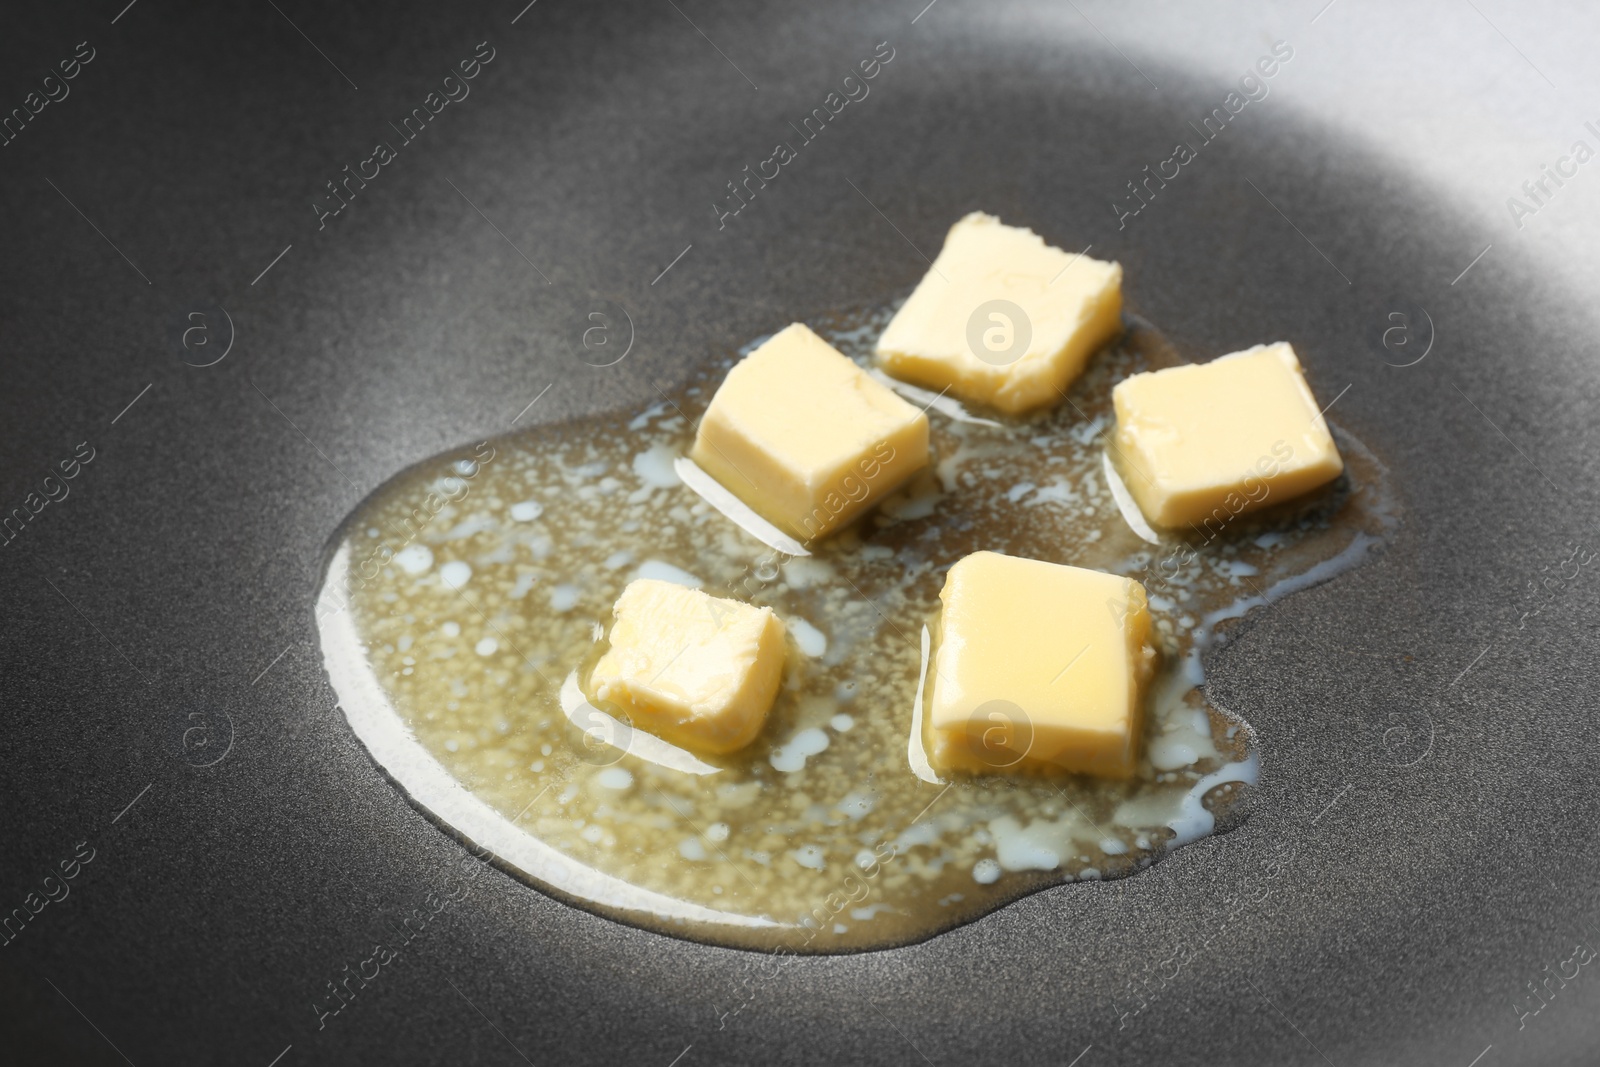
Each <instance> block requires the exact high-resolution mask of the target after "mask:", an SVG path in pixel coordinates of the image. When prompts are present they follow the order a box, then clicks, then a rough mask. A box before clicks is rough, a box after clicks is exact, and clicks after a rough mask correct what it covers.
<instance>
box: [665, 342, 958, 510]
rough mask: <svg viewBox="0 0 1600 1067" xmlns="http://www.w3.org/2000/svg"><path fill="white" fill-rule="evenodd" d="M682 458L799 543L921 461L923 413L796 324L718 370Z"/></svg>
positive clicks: (889, 488) (890, 487) (924, 457)
mask: <svg viewBox="0 0 1600 1067" xmlns="http://www.w3.org/2000/svg"><path fill="white" fill-rule="evenodd" d="M690 458H691V459H693V460H694V462H695V463H696V464H698V465H699V466H700V468H701V469H702V470H704V471H706V473H708V474H710V475H711V476H712V477H713V478H715V479H716V480H717V481H719V482H721V483H722V485H723V487H724V488H726V489H727V490H728V491H729V492H731V493H733V494H734V495H735V496H737V497H739V498H740V499H741V500H743V501H744V502H745V503H746V504H748V505H750V507H751V508H753V509H754V510H755V511H756V512H757V513H758V514H759V515H761V516H762V517H763V518H765V519H766V520H767V521H769V522H771V523H772V524H773V525H775V526H777V527H779V528H781V529H782V530H783V531H784V532H786V533H789V534H793V535H794V536H796V537H798V538H800V539H801V540H803V541H808V540H812V539H814V538H818V537H822V536H823V535H825V534H828V533H830V532H832V531H834V530H837V529H839V528H841V527H843V526H845V525H846V524H848V523H849V522H850V521H851V520H852V519H854V518H855V517H856V516H858V515H860V514H861V513H862V512H863V511H865V510H866V509H867V508H868V507H870V506H871V505H872V503H873V502H874V501H876V500H879V499H881V498H882V497H884V496H886V495H887V494H889V493H891V492H893V491H894V490H896V489H898V488H899V487H900V486H901V485H902V484H904V483H905V481H906V480H907V479H908V478H910V477H911V476H912V475H913V474H915V473H916V472H917V471H918V470H920V469H921V468H923V467H925V466H927V463H928V417H927V416H926V415H924V414H923V413H922V412H921V411H918V410H917V409H916V408H914V407H912V406H911V405H910V404H908V403H906V402H905V401H904V400H901V399H900V398H899V397H898V396H896V395H895V394H894V393H893V392H892V391H891V390H890V389H888V388H887V387H886V386H884V385H883V384H882V383H880V382H877V381H874V380H873V379H872V378H871V377H870V376H869V375H867V373H866V372H864V371H863V370H862V369H861V368H860V367H858V366H856V365H855V364H854V363H852V362H851V361H850V360H849V359H847V358H846V357H845V356H844V355H843V354H841V353H840V352H839V351H838V350H837V349H835V348H834V347H833V346H832V345H830V344H828V342H826V341H824V340H823V339H822V338H820V337H818V336H817V335H816V334H814V333H812V332H811V330H810V329H808V328H807V327H806V326H804V325H803V324H801V323H798V322H797V323H795V324H794V325H792V326H789V327H787V328H786V329H784V330H782V331H780V332H779V333H777V334H775V335H773V336H772V337H771V338H769V339H768V340H767V341H766V342H765V343H763V344H762V345H761V346H760V347H758V348H757V349H756V350H755V351H754V352H751V353H750V354H749V355H748V356H746V357H745V358H744V359H743V360H741V361H740V362H739V363H738V364H736V365H735V366H734V368H733V369H732V370H730V371H729V372H728V376H727V377H726V378H725V379H723V382H722V386H721V387H720V388H719V389H718V390H717V393H716V395H715V396H714V397H712V398H711V406H710V407H709V408H708V409H707V410H706V414H705V418H703V419H701V420H700V429H699V432H698V433H697V434H696V435H695V440H694V448H693V450H692V451H691V452H690Z"/></svg>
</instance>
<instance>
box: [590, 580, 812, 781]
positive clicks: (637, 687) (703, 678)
mask: <svg viewBox="0 0 1600 1067" xmlns="http://www.w3.org/2000/svg"><path fill="white" fill-rule="evenodd" d="M612 610H613V614H614V615H615V620H616V621H615V622H613V623H612V625H611V647H610V648H609V649H608V650H607V651H606V653H605V655H603V656H601V657H600V662H599V663H597V664H595V668H594V671H593V672H592V673H591V674H590V676H589V687H590V690H591V692H592V693H593V696H594V698H595V699H596V700H599V701H608V702H610V703H612V704H614V705H616V706H617V707H619V708H621V709H622V710H623V711H625V712H626V713H627V714H628V716H629V717H630V718H631V719H632V720H633V725H634V726H635V727H637V728H639V729H642V730H648V731H649V732H650V733H653V734H655V735H657V736H658V737H662V738H665V739H666V740H668V741H670V742H672V743H673V744H675V745H680V746H682V747H684V748H691V749H695V750H697V751H700V752H707V753H712V754H720V753H726V752H733V751H735V750H737V749H740V748H743V747H744V746H745V745H748V744H749V743H750V742H751V741H753V740H754V739H755V736H756V735H757V734H758V733H760V732H761V726H762V724H763V723H764V722H766V718H767V712H768V710H770V709H771V707H772V701H773V698H774V697H776V696H777V693H778V683H779V682H781V681H782V679H783V662H784V657H785V654H786V649H785V647H784V626H783V622H782V621H781V620H779V618H778V616H777V615H775V614H773V611H772V609H771V608H757V607H753V606H751V605H749V604H742V603H740V602H739V601H737V600H724V599H722V598H720V597H714V596H710V595H708V594H706V593H702V592H701V591H700V590H698V589H690V588H687V587H686V586H681V585H677V584H675V583H673V582H663V581H658V580H656V579H654V578H641V579H638V580H637V581H634V582H630V583H629V585H628V587H627V588H626V589H624V590H623V591H622V596H621V597H619V598H618V599H617V603H616V607H615V608H613V609H612Z"/></svg>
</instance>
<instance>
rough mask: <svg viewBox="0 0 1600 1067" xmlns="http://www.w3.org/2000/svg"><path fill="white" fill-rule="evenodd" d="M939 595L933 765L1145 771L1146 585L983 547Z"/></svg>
mask: <svg viewBox="0 0 1600 1067" xmlns="http://www.w3.org/2000/svg"><path fill="white" fill-rule="evenodd" d="M939 599H940V600H941V601H943V603H944V610H943V612H942V613H941V615H940V619H939V648H938V652H937V653H936V654H935V658H934V662H933V666H934V670H933V673H932V687H933V690H932V694H931V696H930V698H929V700H928V713H927V716H926V726H925V732H924V736H923V747H924V749H925V750H926V752H927V756H928V762H929V764H930V765H931V766H932V767H933V768H934V769H936V770H939V771H948V770H966V771H976V772H979V773H999V772H1015V771H1037V770H1067V771H1077V772H1081V773H1084V774H1094V775H1100V776H1102V777H1106V778H1127V777H1129V776H1131V775H1132V774H1133V773H1134V771H1135V770H1136V769H1137V768H1138V764H1139V742H1140V738H1141V735H1142V733H1143V723H1144V690H1145V686H1146V684H1147V683H1148V682H1149V680H1150V675H1151V673H1152V671H1153V669H1154V666H1155V657H1156V652H1155V649H1154V648H1153V647H1151V644H1150V612H1149V608H1148V607H1147V604H1146V600H1145V592H1144V586H1142V585H1140V584H1139V583H1138V582H1136V581H1134V580H1133V579H1131V578H1122V577H1119V576H1117V575H1115V574H1104V573H1102V572H1100V571H1091V570H1085V569H1083V568H1081V567H1067V566H1062V565H1060V564H1056V563H1045V562H1042V561H1040V560H1035V559H1019V558H1017V557H1014V556H1002V555H1000V554H999V553H996V552H975V553H973V554H972V555H970V556H967V557H965V558H963V559H961V560H960V561H959V562H957V563H956V565H955V566H953V567H951V568H950V573H949V575H948V576H947V577H946V578H945V583H944V589H943V590H942V591H941V592H940V594H939Z"/></svg>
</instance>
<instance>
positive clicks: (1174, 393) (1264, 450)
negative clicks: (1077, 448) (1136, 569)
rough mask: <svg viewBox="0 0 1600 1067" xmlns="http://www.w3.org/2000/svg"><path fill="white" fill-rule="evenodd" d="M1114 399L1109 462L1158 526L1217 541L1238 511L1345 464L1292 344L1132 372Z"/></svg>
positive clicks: (1320, 479)
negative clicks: (1191, 527)
mask: <svg viewBox="0 0 1600 1067" xmlns="http://www.w3.org/2000/svg"><path fill="white" fill-rule="evenodd" d="M1111 396H1112V402H1113V403H1114V404H1115V406H1116V410H1117V431H1116V436H1115V438H1114V448H1113V458H1115V460H1116V461H1117V467H1118V469H1119V472H1120V473H1121V475H1122V478H1123V481H1125V482H1126V483H1127V486H1128V490H1129V492H1131V493H1132V494H1133V499H1134V500H1135V501H1136V502H1137V503H1138V505H1139V510H1140V511H1142V512H1144V517H1145V518H1146V519H1148V520H1149V521H1150V522H1151V523H1152V524H1154V525H1156V526H1182V525H1186V524H1193V525H1194V527H1195V529H1196V530H1199V531H1201V532H1202V533H1204V534H1205V535H1206V536H1207V537H1214V536H1216V534H1217V533H1218V532H1220V531H1221V528H1222V527H1223V526H1225V525H1227V523H1228V522H1230V521H1231V520H1232V519H1233V518H1234V517H1236V516H1238V515H1241V514H1244V513H1245V512H1247V511H1254V510H1255V509H1257V508H1261V507H1265V506H1267V505H1269V504H1277V503H1279V502H1281V501H1285V500H1289V499H1290V498H1292V497H1296V496H1299V495H1300V494H1301V493H1305V492H1308V491H1309V490H1312V489H1315V488H1316V487H1317V486H1319V485H1322V484H1324V483H1326V482H1329V481H1332V480H1333V479H1334V478H1337V477H1338V476H1339V473H1340V472H1341V471H1343V470H1344V460H1342V459H1340V458H1339V449H1338V448H1337V447H1335V445H1334V443H1333V436H1332V435H1331V434H1329V433H1328V424H1327V423H1325V422H1324V421H1323V420H1322V415H1321V412H1320V409H1319V408H1318V406H1317V401H1316V398H1315V397H1313V396H1312V395H1311V387H1310V386H1308V385H1306V380H1305V376H1304V375H1302V374H1301V373H1300V361H1299V360H1298V359H1296V358H1295V354H1294V348H1293V347H1292V346H1290V345H1288V344H1286V343H1283V342H1279V343H1278V344H1273V345H1257V346H1256V347H1255V348H1249V349H1246V350H1244V351H1243V352H1235V353H1233V354H1232V355H1227V356H1222V357H1220V358H1218V359H1214V360H1212V361H1211V362H1210V363H1199V364H1191V365H1188V366H1183V367H1168V368H1167V369H1166V370H1159V371H1154V372H1152V373H1147V374H1135V375H1133V376H1132V377H1131V378H1127V379H1125V380H1123V381H1121V382H1119V383H1118V384H1117V387H1116V388H1115V389H1114V390H1112V394H1111ZM1202 527H1203V528H1204V529H1203V530H1202Z"/></svg>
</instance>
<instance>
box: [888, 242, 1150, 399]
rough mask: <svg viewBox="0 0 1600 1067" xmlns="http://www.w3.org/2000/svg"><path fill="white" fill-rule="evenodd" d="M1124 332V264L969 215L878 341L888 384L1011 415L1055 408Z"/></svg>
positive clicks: (945, 243)
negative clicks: (898, 382)
mask: <svg viewBox="0 0 1600 1067" xmlns="http://www.w3.org/2000/svg"><path fill="white" fill-rule="evenodd" d="M1121 332H1122V267H1121V266H1120V265H1119V264H1116V263H1106V262H1103V261H1101V260H1098V259H1090V258H1089V257H1087V256H1083V255H1073V254H1071V253H1067V252H1063V251H1062V250H1061V249H1059V248H1053V247H1051V246H1050V245H1047V244H1045V243H1044V241H1043V240H1042V239H1041V238H1039V237H1038V236H1037V235H1035V234H1034V233H1033V231H1031V230H1027V229H1021V228H1018V227H1015V226H1006V225H1003V224H1002V223H1001V222H1000V220H999V219H997V218H995V217H994V216H993V215H985V214H982V213H974V214H971V215H968V216H967V217H966V218H964V219H962V220H961V221H960V222H958V223H956V224H955V225H954V226H952V227H950V233H949V235H948V236H947V237H945V240H944V248H943V249H942V250H941V251H940V252H939V258H938V259H936V260H934V261H933V266H932V268H931V269H929V271H928V273H927V274H925V275H924V276H923V278H922V281H921V282H920V283H919V284H918V285H917V288H916V291H915V292H913V293H912V294H911V298H910V299H909V300H907V301H906V302H905V305H904V306H903V307H902V308H901V309H900V310H899V311H898V312H897V313H896V314H895V317H894V320H893V321H891V322H890V323H889V327H888V329H886V330H884V331H883V336H882V337H880V338H879V339H878V360H879V362H880V363H882V364H883V367H884V369H885V370H887V371H888V372H889V373H890V374H892V375H894V376H895V377H896V378H902V379H904V380H906V381H908V382H914V383H916V384H918V385H924V386H927V387H928V388H930V389H946V388H948V389H949V390H950V392H951V393H952V394H954V395H955V396H958V397H960V398H961V399H963V400H970V401H974V402H976V403H979V404H987V405H989V406H990V407H994V408H998V409H1000V410H1001V411H1004V412H1009V413H1016V412H1021V411H1026V410H1028V409H1030V408H1038V407H1043V406H1044V405H1047V404H1055V403H1058V402H1059V401H1060V400H1061V398H1062V396H1063V395H1064V392H1065V390H1066V388H1067V386H1068V385H1070V384H1071V383H1072V382H1073V380H1074V379H1076V378H1077V377H1078V375H1079V374H1080V373H1082V372H1083V367H1084V364H1085V363H1087V362H1088V360H1089V357H1090V356H1091V355H1093V354H1094V353H1095V351H1096V350H1097V349H1099V348H1100V347H1102V346H1103V345H1105V344H1106V343H1107V342H1109V341H1111V340H1112V339H1113V338H1115V337H1116V336H1118V335H1119V334H1120V333H1121Z"/></svg>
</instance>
